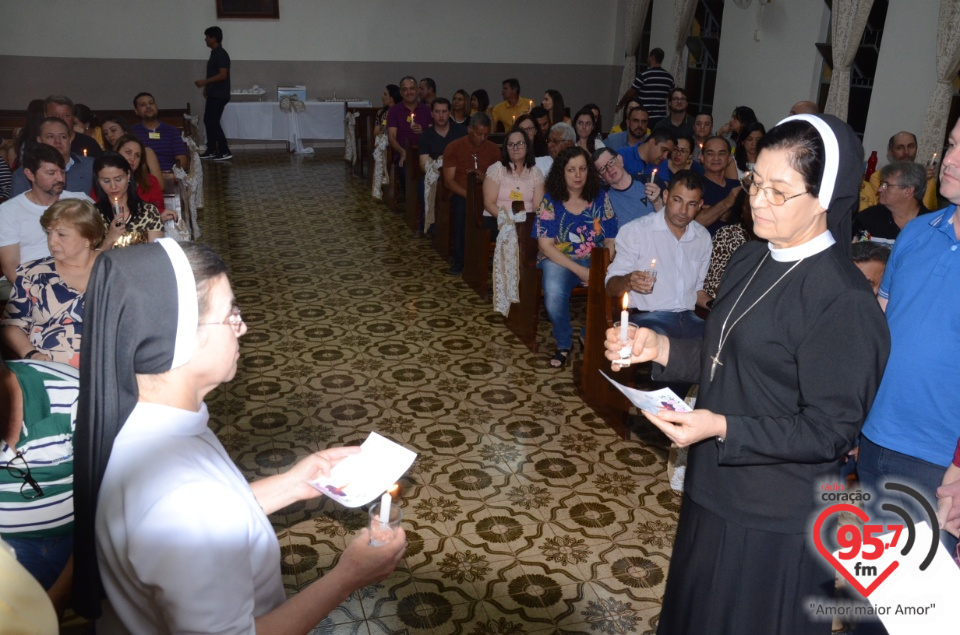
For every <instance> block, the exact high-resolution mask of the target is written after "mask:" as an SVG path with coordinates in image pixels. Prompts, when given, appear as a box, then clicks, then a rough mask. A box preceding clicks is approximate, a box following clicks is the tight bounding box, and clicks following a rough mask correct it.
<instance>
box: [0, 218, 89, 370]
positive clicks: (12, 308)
mask: <svg viewBox="0 0 960 635" xmlns="http://www.w3.org/2000/svg"><path fill="white" fill-rule="evenodd" d="M40 224H41V225H42V226H43V229H44V231H46V233H47V246H48V247H49V249H50V256H49V257H47V258H40V259H39V260H31V261H30V262H26V263H24V264H23V265H21V266H20V268H19V269H18V270H17V279H16V281H15V283H14V286H13V293H12V295H11V296H10V300H8V301H7V307H6V309H5V310H4V312H3V318H2V320H0V327H2V330H0V333H2V337H3V342H4V344H5V345H6V346H7V348H9V349H10V350H11V351H12V353H13V355H14V356H15V358H16V359H35V360H40V361H54V362H62V363H64V364H70V365H71V366H73V367H79V365H80V336H81V335H82V333H83V299H84V293H86V290H87V281H88V280H89V279H90V271H91V270H92V269H93V262H94V260H96V257H97V252H96V251H95V248H96V246H97V245H99V244H100V240H101V238H103V222H102V221H101V220H100V214H98V213H97V210H96V208H95V207H94V206H93V205H92V204H90V203H88V202H87V201H83V200H79V199H66V200H62V201H58V202H56V203H54V204H53V205H51V206H50V207H48V208H47V211H45V212H44V213H43V216H41V217H40Z"/></svg>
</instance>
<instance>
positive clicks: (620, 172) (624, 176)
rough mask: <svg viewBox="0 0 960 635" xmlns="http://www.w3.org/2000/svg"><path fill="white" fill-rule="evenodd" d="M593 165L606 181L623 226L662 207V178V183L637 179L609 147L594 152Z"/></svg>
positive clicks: (618, 218) (618, 219)
mask: <svg viewBox="0 0 960 635" xmlns="http://www.w3.org/2000/svg"><path fill="white" fill-rule="evenodd" d="M593 165H594V166H595V167H596V168H597V172H599V173H600V178H602V179H603V182H604V183H606V184H607V196H609V197H610V204H611V205H613V211H614V212H616V214H617V223H618V224H619V225H620V227H623V226H624V225H626V224H627V223H629V222H630V221H633V220H636V219H638V218H641V217H643V216H646V215H647V214H652V213H653V212H656V211H659V210H661V209H663V199H662V198H660V189H661V184H662V181H660V179H659V178H657V181H660V182H659V183H650V182H647V183H642V182H641V181H639V180H637V179H634V178H633V177H632V176H630V173H629V172H627V171H626V170H625V169H623V157H621V156H620V155H619V154H617V153H616V152H614V151H613V150H611V149H610V148H600V149H599V150H597V151H596V152H594V153H593Z"/></svg>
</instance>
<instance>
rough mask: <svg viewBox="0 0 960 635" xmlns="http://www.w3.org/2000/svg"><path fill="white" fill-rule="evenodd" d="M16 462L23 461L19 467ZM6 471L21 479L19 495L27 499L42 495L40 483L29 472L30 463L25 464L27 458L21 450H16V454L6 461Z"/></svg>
mask: <svg viewBox="0 0 960 635" xmlns="http://www.w3.org/2000/svg"><path fill="white" fill-rule="evenodd" d="M18 463H23V467H22V468H21V467H20V466H19V464H18ZM7 472H9V473H10V476H12V477H13V478H22V479H23V485H21V486H20V495H21V496H23V497H24V498H26V499H27V500H33V499H35V498H40V497H41V496H43V490H42V489H40V483H38V482H37V481H36V479H35V478H33V476H31V474H30V465H29V464H27V459H25V458H24V457H23V452H17V455H16V456H15V457H13V459H12V460H10V461H9V462H8V463H7ZM27 485H29V486H30V489H27Z"/></svg>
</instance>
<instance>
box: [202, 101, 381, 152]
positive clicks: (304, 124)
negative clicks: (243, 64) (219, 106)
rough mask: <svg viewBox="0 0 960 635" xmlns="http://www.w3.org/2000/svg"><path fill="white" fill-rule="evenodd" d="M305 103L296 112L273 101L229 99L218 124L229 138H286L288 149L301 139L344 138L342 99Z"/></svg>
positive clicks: (297, 144)
mask: <svg viewBox="0 0 960 635" xmlns="http://www.w3.org/2000/svg"><path fill="white" fill-rule="evenodd" d="M304 103H305V104H306V110H305V111H304V112H300V113H298V112H295V111H291V112H283V111H281V110H280V104H279V103H278V102H275V101H250V102H230V103H229V104H227V107H226V108H225V109H224V111H223V117H221V118H220V124H221V125H222V126H223V131H224V133H225V134H226V135H227V138H228V139H236V140H255V141H286V142H287V143H289V144H290V147H291V148H299V147H302V144H301V141H302V140H303V139H322V140H333V141H343V116H344V113H345V104H344V102H342V101H337V102H323V101H308V102H304ZM364 104H366V102H364ZM350 105H351V106H353V102H351V103H350Z"/></svg>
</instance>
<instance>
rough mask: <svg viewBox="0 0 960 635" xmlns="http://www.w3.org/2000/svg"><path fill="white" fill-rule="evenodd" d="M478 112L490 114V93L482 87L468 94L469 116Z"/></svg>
mask: <svg viewBox="0 0 960 635" xmlns="http://www.w3.org/2000/svg"><path fill="white" fill-rule="evenodd" d="M478 112H485V113H487V114H488V115H489V114H490V95H488V94H487V91H485V90H484V89H482V88H481V89H479V90H475V91H473V94H471V95H470V116H471V117H472V116H474V115H475V114H477V113H478Z"/></svg>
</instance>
